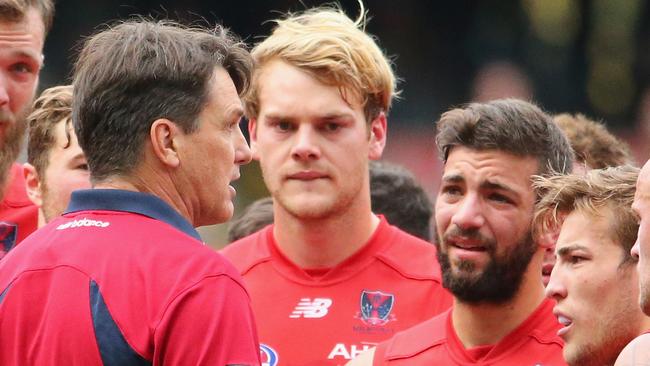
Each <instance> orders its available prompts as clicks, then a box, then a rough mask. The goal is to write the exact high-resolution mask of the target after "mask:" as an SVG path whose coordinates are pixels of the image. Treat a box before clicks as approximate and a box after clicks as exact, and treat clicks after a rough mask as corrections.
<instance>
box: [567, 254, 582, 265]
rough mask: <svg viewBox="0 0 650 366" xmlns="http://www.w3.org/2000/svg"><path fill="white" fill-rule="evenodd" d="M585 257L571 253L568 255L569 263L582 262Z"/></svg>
mask: <svg viewBox="0 0 650 366" xmlns="http://www.w3.org/2000/svg"><path fill="white" fill-rule="evenodd" d="M585 259H586V258H584V257H581V256H579V255H572V256H570V257H569V263H571V264H578V263H581V262H583V261H584V260H585Z"/></svg>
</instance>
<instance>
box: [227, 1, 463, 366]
mask: <svg viewBox="0 0 650 366" xmlns="http://www.w3.org/2000/svg"><path fill="white" fill-rule="evenodd" d="M364 24H365V22H364V19H363V17H361V18H360V19H358V20H357V21H353V20H351V19H350V18H348V17H347V16H346V15H345V14H344V13H343V12H342V11H341V10H339V9H336V8H329V9H328V8H321V9H313V10H309V11H306V12H304V13H300V14H292V15H289V16H288V17H286V18H284V19H280V20H277V21H276V28H275V30H274V31H273V33H272V34H271V35H270V36H269V37H268V38H267V39H266V40H264V41H263V42H262V43H260V44H259V45H257V46H256V47H255V48H254V50H253V51H252V54H253V57H254V58H255V60H256V62H257V65H258V68H257V69H256V72H255V75H254V80H253V85H252V93H250V94H249V97H248V99H247V100H246V110H247V115H248V117H249V118H250V124H249V132H250V136H251V149H252V151H253V157H254V158H255V159H257V160H258V161H259V162H260V165H261V168H262V172H263V176H264V181H265V183H266V186H267V187H268V189H269V191H270V193H271V196H272V197H273V213H274V225H272V226H268V227H267V228H266V229H265V230H262V231H260V232H258V233H256V234H253V235H251V236H249V237H247V238H244V239H241V240H239V241H237V242H235V243H233V244H231V245H229V246H228V247H226V248H225V249H224V251H223V253H224V254H225V255H226V257H228V258H229V259H230V260H231V261H232V262H233V263H234V264H235V266H237V268H238V269H239V270H240V272H241V273H242V275H243V276H244V280H245V281H246V284H247V286H248V288H249V290H250V292H251V297H252V299H253V309H254V312H255V315H256V319H257V324H258V329H259V332H260V343H261V348H262V349H261V352H262V355H263V359H262V361H263V362H266V363H267V364H269V365H277V364H286V365H342V364H344V363H346V361H348V360H350V359H352V358H354V357H355V356H356V355H357V354H359V353H360V352H361V351H363V350H364V349H367V348H369V347H371V346H372V345H374V344H376V343H377V342H379V341H382V340H384V339H386V338H388V337H390V336H391V335H392V334H394V333H395V332H396V331H399V330H401V329H405V328H407V327H409V326H412V325H414V324H416V323H418V322H421V321H423V320H425V319H427V318H430V317H431V316H433V315H435V314H438V313H440V312H441V311H444V310H445V309H447V308H448V307H449V305H450V303H451V301H450V296H449V295H448V294H447V292H446V291H445V290H444V289H443V288H442V286H441V283H440V282H441V280H440V274H439V271H440V270H439V267H438V265H437V263H436V260H435V248H434V247H433V246H432V245H431V244H428V243H426V242H424V241H422V240H420V239H417V238H415V237H413V236H411V235H408V234H406V233H405V232H403V231H401V230H399V229H397V228H396V227H394V226H392V225H390V223H389V222H387V221H386V220H385V219H384V218H382V217H378V216H377V215H375V214H373V212H372V209H371V200H370V187H369V173H368V162H369V160H376V159H379V158H380V157H381V155H382V152H383V150H384V145H385V144H386V131H387V120H386V113H388V110H389V107H390V104H391V100H392V98H393V96H394V95H395V77H394V75H393V71H392V68H391V65H390V63H389V62H388V60H387V58H386V56H385V55H384V54H383V52H382V51H381V50H380V48H379V47H378V46H377V44H376V43H375V41H374V40H373V38H372V37H371V36H369V35H368V34H366V33H365V32H363V30H362V29H363V26H364ZM278 360H279V363H278Z"/></svg>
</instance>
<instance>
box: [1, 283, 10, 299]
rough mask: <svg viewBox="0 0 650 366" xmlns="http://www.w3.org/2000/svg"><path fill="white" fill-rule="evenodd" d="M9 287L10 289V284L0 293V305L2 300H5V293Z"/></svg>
mask: <svg viewBox="0 0 650 366" xmlns="http://www.w3.org/2000/svg"><path fill="white" fill-rule="evenodd" d="M9 287H11V283H10V284H9V286H7V288H6V289H4V290H3V291H2V293H1V294H0V304H2V300H4V299H5V295H6V294H7V291H9Z"/></svg>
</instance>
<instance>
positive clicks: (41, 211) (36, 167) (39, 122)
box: [23, 85, 90, 227]
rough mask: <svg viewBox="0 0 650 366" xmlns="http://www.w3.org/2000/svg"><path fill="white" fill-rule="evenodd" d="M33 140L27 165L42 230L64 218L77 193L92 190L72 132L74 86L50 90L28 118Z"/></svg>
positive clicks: (30, 193)
mask: <svg viewBox="0 0 650 366" xmlns="http://www.w3.org/2000/svg"><path fill="white" fill-rule="evenodd" d="M27 122H28V124H29V140H28V143H27V163H25V164H24V165H23V169H24V174H25V183H26V188H27V195H28V196H29V199H30V200H31V201H32V202H33V203H34V204H35V205H36V206H38V226H39V227H41V226H43V225H45V224H46V223H48V222H50V221H51V220H52V219H53V218H55V217H57V216H59V215H61V214H62V213H63V212H64V211H65V208H66V207H67V206H68V202H69V201H70V194H71V193H72V191H74V190H77V189H86V188H90V176H89V174H88V164H87V163H86V157H85V156H84V153H83V151H81V147H80V146H79V143H78V142H77V135H76V134H75V133H74V129H73V128H72V85H64V86H55V87H53V88H49V89H46V90H45V91H43V93H41V96H40V97H39V98H38V99H37V100H36V101H35V102H34V110H33V111H32V113H31V114H30V115H29V116H28V117H27Z"/></svg>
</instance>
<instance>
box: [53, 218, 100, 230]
mask: <svg viewBox="0 0 650 366" xmlns="http://www.w3.org/2000/svg"><path fill="white" fill-rule="evenodd" d="M108 225H110V223H109V222H104V221H99V220H90V219H87V218H83V219H81V220H74V221H70V222H66V223H65V224H61V225H59V226H57V227H56V229H57V230H64V229H71V228H75V227H107V226H108Z"/></svg>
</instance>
